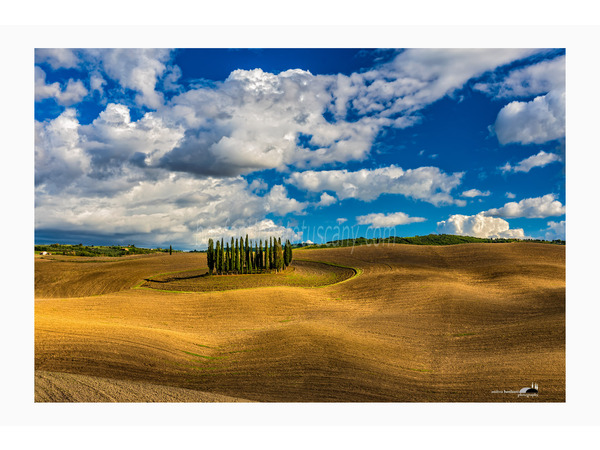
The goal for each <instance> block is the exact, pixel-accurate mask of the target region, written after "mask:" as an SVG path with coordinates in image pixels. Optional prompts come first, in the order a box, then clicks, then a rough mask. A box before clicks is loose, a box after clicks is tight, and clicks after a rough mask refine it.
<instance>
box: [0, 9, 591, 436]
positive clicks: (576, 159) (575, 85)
mask: <svg viewBox="0 0 600 450" xmlns="http://www.w3.org/2000/svg"><path fill="white" fill-rule="evenodd" d="M110 3H116V2H110ZM124 3H125V2H120V3H119V4H122V6H123V7H125V6H126V5H125V4H124ZM277 3H278V4H280V3H279V2H277ZM467 3H469V2H467ZM473 3H475V2H473ZM512 3H518V4H519V5H520V6H522V5H523V2H508V3H506V2H504V3H503V5H502V8H507V7H509V5H510V4H512ZM477 4H479V3H477ZM104 7H105V6H102V8H104ZM107 7H108V6H107ZM363 7H366V6H364V5H363ZM116 11H119V10H118V9H113V10H112V12H113V13H114V14H116ZM126 11H127V8H126V9H125V12H126ZM513 11H515V10H513ZM438 12H439V11H438ZM438 12H435V11H432V14H435V17H439V14H438ZM209 13H210V11H209ZM209 13H207V14H206V15H205V16H203V17H202V19H201V20H199V22H200V23H202V22H204V23H206V22H208V21H209V19H208V18H207V17H209V16H210V14H209ZM380 13H381V14H383V15H384V16H385V14H386V12H385V11H381V12H380ZM409 13H410V11H409ZM90 14H94V12H93V11H91V12H90ZM491 14H494V12H491ZM579 14H581V12H579ZM118 15H119V18H116V19H115V21H113V23H119V22H123V21H124V20H125V19H123V18H122V17H121V16H120V14H118ZM459 16H460V12H459ZM504 16H505V14H504V12H500V14H499V16H497V17H500V18H501V17H504ZM6 17H7V16H5V19H4V20H6ZM248 17H250V19H249V18H248ZM251 17H252V16H251V15H250V16H247V17H246V20H245V21H239V19H237V20H238V22H235V21H233V22H230V23H233V24H236V23H239V24H240V25H242V24H243V23H253V22H252V20H251ZM298 17H299V18H300V19H301V18H302V17H303V14H300V15H299V16H298ZM451 17H452V15H450V16H446V18H445V19H446V20H445V21H443V22H439V23H448V20H449V18H451ZM568 17H573V16H570V15H569V16H568ZM97 18H98V21H101V20H102V18H103V14H99V15H98V16H97ZM43 19H45V18H44V17H43V16H40V15H39V14H38V12H36V13H35V14H34V20H33V23H34V24H36V23H38V22H36V20H39V23H40V24H41V23H42V20H43ZM402 20H405V22H410V20H409V19H402ZM586 20H588V19H587V18H586V17H583V18H582V22H583V23H586ZM93 21H94V19H92V22H93ZM190 21H191V22H192V23H193V19H189V18H188V19H185V23H184V25H185V24H186V23H189V22H190ZM324 21H325V19H320V22H321V23H322V22H324ZM416 22H417V21H413V23H416ZM516 22H517V23H522V22H523V21H522V20H520V19H518V20H516ZM44 23H48V22H47V21H45V20H44ZM51 23H52V22H51ZM56 23H60V20H59V21H57V22H56ZM146 23H153V22H150V21H147V22H146ZM254 23H255V24H260V23H261V21H260V20H259V21H257V22H254ZM313 23H314V22H313ZM347 23H352V22H347ZM354 23H360V21H359V22H354ZM363 23H364V22H363ZM387 23H388V24H389V23H391V22H387ZM396 23H397V22H396ZM434 23H435V22H434ZM460 23H462V22H461V20H460V19H458V20H456V21H455V22H454V24H460ZM492 23H493V19H492ZM548 23H554V24H558V23H560V20H559V21H552V20H549V21H548ZM92 24H93V23H92ZM324 25H325V24H324ZM384 25H385V23H384ZM598 37H599V32H598V28H586V27H581V26H579V27H576V28H575V27H573V28H568V27H556V26H555V27H531V26H526V27H522V28H516V27H490V26H485V27H462V28H455V27H437V28H435V27H390V26H375V27H349V26H344V27H339V26H323V27H299V26H297V27H290V26H280V27H276V26H270V27H260V28H255V27H247V26H245V27H244V26H233V27H200V28H198V27H194V28H192V27H186V26H177V27H169V28H155V27H144V28H132V27H127V28H115V27H101V28H90V27H70V28H42V27H19V28H3V29H2V34H1V36H0V38H1V39H2V42H3V43H5V44H4V45H3V47H4V48H3V53H4V54H3V55H2V56H3V70H2V72H3V73H2V86H3V87H4V88H5V89H6V91H7V94H8V95H7V97H6V98H5V99H3V101H2V108H0V109H1V112H0V113H1V116H0V120H1V121H0V123H2V128H3V131H4V130H5V132H4V133H3V135H4V136H3V144H4V151H3V156H4V158H5V159H4V162H5V166H4V167H5V170H4V174H3V177H2V187H3V189H2V192H3V200H5V202H3V203H4V209H5V212H6V213H7V214H6V215H4V221H3V228H2V231H3V232H4V233H3V237H4V242H5V244H6V247H5V248H4V249H3V250H4V258H3V259H4V261H3V269H4V270H3V273H4V274H5V278H6V279H8V280H9V283H8V284H9V289H8V293H7V295H6V296H5V295H3V297H4V300H3V308H2V315H1V317H0V320H2V327H1V330H0V333H1V334H0V339H1V341H0V342H1V345H2V353H1V354H2V355H3V361H4V362H6V363H7V366H6V367H9V368H10V369H9V370H5V369H4V368H3V369H2V375H1V377H2V378H1V383H0V395H1V402H0V405H1V406H0V408H1V413H0V424H1V425H17V426H20V425H29V426H35V427H40V426H52V427H54V426H64V425H67V424H68V425H72V426H92V425H93V426H96V425H100V426H122V425H125V426H160V427H163V426H198V425H202V426H219V425H229V426H238V427H240V426H252V427H254V426H265V425H268V426H276V427H277V426H354V427H365V426H381V425H385V426H392V427H397V426H416V425H429V426H438V427H439V426H464V425H467V424H468V425H471V426H490V425H492V426H515V425H523V426H527V427H531V426H563V425H570V426H576V425H597V424H598V419H597V416H598V415H597V414H596V413H595V409H596V405H598V402H597V401H596V400H597V399H598V394H597V393H596V391H595V387H594V379H595V377H596V376H597V373H598V360H597V357H596V356H595V355H596V354H597V348H596V345H595V344H596V343H597V342H598V339H597V331H596V330H597V320H598V318H599V317H600V314H599V312H600V311H599V307H598V303H600V300H599V299H598V289H597V288H596V287H595V285H594V284H592V283H593V282H594V281H595V280H596V279H597V277H598V274H597V269H598V263H597V262H596V261H597V258H596V257H595V255H597V250H598V249H597V248H596V246H597V244H595V243H594V242H593V239H596V237H595V225H596V223H597V221H596V218H597V217H596V216H597V214H596V213H595V211H596V210H597V209H598V208H597V207H596V206H595V205H594V204H593V203H594V200H596V197H597V195H596V193H597V189H596V187H597V185H596V182H597V181H596V180H597V176H596V174H595V171H596V168H597V167H598V165H597V164H596V163H597V143H596V140H595V139H594V138H595V132H596V130H597V128H598V126H597V113H596V112H595V108H597V105H598V104H600V102H598V94H597V87H596V84H597V83H598V81H597V74H598V70H597V68H598V67H597V63H595V59H596V51H595V49H594V48H592V43H594V42H598V41H599V40H600V39H598ZM35 47H363V48H369V47H446V48H449V47H566V48H567V108H568V109H567V117H568V119H567V149H568V150H567V201H566V204H567V205H568V215H567V217H568V225H567V241H568V244H567V255H568V257H567V264H568V269H567V403H566V404H535V405H534V404H516V403H511V404H456V403H449V404H252V405H240V404H201V405H200V404H118V405H107V404H75V405H62V404H50V405H42V404H34V403H33V262H32V258H31V253H30V251H29V250H27V249H30V248H31V246H32V244H33V154H32V153H33V152H32V149H33V125H32V118H33V49H34V48H35ZM14 158H16V170H15V162H14V161H15V159H14ZM7 255H10V258H9V259H7ZM15 255H16V256H15ZM590 255H591V256H592V257H594V260H593V261H594V262H593V264H588V263H589V262H590V259H589V258H590ZM13 283H14V285H13ZM3 366H4V364H3Z"/></svg>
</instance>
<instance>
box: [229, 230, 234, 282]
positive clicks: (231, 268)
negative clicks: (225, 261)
mask: <svg viewBox="0 0 600 450" xmlns="http://www.w3.org/2000/svg"><path fill="white" fill-rule="evenodd" d="M233 243H234V242H233V237H232V238H231V254H230V255H229V272H231V273H233V271H234V263H233Z"/></svg>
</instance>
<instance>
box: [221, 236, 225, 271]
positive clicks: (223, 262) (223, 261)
mask: <svg viewBox="0 0 600 450" xmlns="http://www.w3.org/2000/svg"><path fill="white" fill-rule="evenodd" d="M224 271H225V246H224V245H223V238H221V274H223V272H224Z"/></svg>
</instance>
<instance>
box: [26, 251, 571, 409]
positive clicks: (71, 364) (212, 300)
mask: <svg viewBox="0 0 600 450" xmlns="http://www.w3.org/2000/svg"><path fill="white" fill-rule="evenodd" d="M294 256H295V258H298V259H309V260H314V261H325V262H331V263H335V264H340V265H345V266H352V267H356V268H358V269H361V270H362V274H360V275H359V276H357V277H354V278H352V279H350V280H348V281H346V282H344V283H339V284H335V285H331V286H324V287H319V288H315V289H306V288H303V287H290V286H280V287H260V288H256V289H244V290H233V291H224V292H206V293H181V294H180V293H168V292H161V291H155V290H150V289H128V288H129V287H132V286H134V285H135V284H136V283H138V282H139V281H140V280H143V278H145V277H149V276H152V275H155V274H157V273H160V272H169V271H176V270H186V269H194V268H195V267H202V266H203V264H202V262H201V263H200V264H197V262H198V261H199V260H200V259H201V258H202V257H203V255H198V254H179V255H172V256H170V257H169V256H168V255H166V256H158V257H157V256H151V257H149V258H146V259H142V258H140V259H137V260H132V261H124V262H122V263H110V262H109V263H97V264H95V263H87V264H81V265H80V266H68V264H73V265H76V264H77V263H59V262H54V261H53V262H48V261H44V260H40V259H36V303H35V364H36V370H38V371H50V372H59V373H63V374H73V375H84V376H93V377H100V378H106V379H110V380H119V381H118V382H123V383H138V385H139V383H145V386H147V385H152V386H162V387H167V388H177V389H189V390H192V391H195V392H197V393H200V394H202V395H205V394H215V395H224V396H228V397H233V398H242V399H247V400H251V401H284V402H305V401H312V402H321V401H338V402H364V401H401V402H404V401H406V402H411V401H419V402H445V401H458V402H507V401H508V402H516V401H519V402H520V401H526V402H548V401H550V402H557V401H558V402H564V401H565V247H564V246H555V245H545V244H533V243H513V244H463V245H456V246H446V247H433V246H411V245H388V246H381V245H380V246H379V247H373V246H371V247H367V246H361V247H356V248H354V249H353V248H351V247H348V248H340V249H315V250H297V251H295V252H294ZM153 258H154V259H153ZM110 264H121V265H120V266H118V267H111V268H110V270H107V269H105V268H106V267H107V265H110ZM83 266H86V267H95V269H94V270H90V269H86V268H83ZM71 270H73V271H74V273H69V272H70V271H71ZM223 278H225V277H223ZM48 280H58V281H55V282H54V283H53V284H52V283H51V285H50V286H47V285H46V282H47V281H48ZM90 284H91V285H92V286H103V287H104V289H106V291H105V292H110V293H107V294H105V295H98V296H93V297H79V298H66V297H73V296H74V295H83V294H82V292H91V293H100V292H98V288H93V287H90V286H89V285H90ZM111 290H112V291H111ZM61 292H62V293H64V294H60V293H61ZM42 294H44V295H42ZM59 294H60V295H61V296H62V298H50V297H59ZM86 295H88V294H86ZM44 297H45V298H44ZM37 380H38V381H37V382H36V386H37V387H38V389H42V390H43V389H44V388H42V387H40V386H41V383H42V381H41V380H40V377H39V376H38V379H37ZM532 382H537V383H538V385H539V391H540V392H539V396H538V397H529V398H525V397H521V398H518V397H517V395H516V394H497V393H492V391H494V390H517V391H518V390H519V389H521V388H522V387H525V386H529V385H531V383H532ZM115 383H117V382H115ZM55 384H56V390H57V391H58V390H59V389H66V391H67V392H68V393H67V394H53V393H52V392H53V389H54V388H45V389H46V391H45V392H46V394H44V395H46V398H47V399H49V400H50V401H53V400H54V401H55V399H59V398H63V397H60V396H61V395H65V396H66V398H69V399H70V400H71V401H81V400H79V399H80V398H82V397H78V396H77V395H79V394H77V395H75V394H74V393H69V392H70V390H71V389H75V390H77V388H76V387H73V385H72V384H68V386H72V387H70V388H69V387H67V388H63V387H62V386H63V385H61V384H60V383H58V382H56V383H55ZM50 386H52V384H50ZM109 386H110V383H109V385H108V386H104V387H103V388H102V389H100V390H99V391H100V392H99V393H98V394H97V396H96V397H95V398H96V400H94V401H104V400H105V398H106V397H105V396H106V395H110V396H111V397H112V398H113V399H114V400H116V401H136V400H130V398H132V397H131V396H129V397H128V396H127V395H124V394H123V395H120V394H118V395H114V396H113V395H112V394H111V393H110V392H109ZM144 389H146V388H144ZM148 389H150V391H149V392H156V394H154V393H153V394H148V396H145V397H144V398H152V400H154V401H183V400H181V397H179V399H178V400H174V399H173V397H172V396H170V394H169V395H167V394H163V393H160V392H159V390H157V391H152V390H151V388H150V387H148ZM156 389H158V388H156ZM111 392H112V391H111ZM186 392H187V391H186ZM40 395H41V394H40ZM184 397H185V396H184ZM86 398H88V397H86ZM189 398H190V399H191V398H192V397H189ZM103 399H104V400H103ZM58 401H62V400H58ZM86 401H87V400H86ZM90 401H91V400H90ZM144 401H145V400H144ZM191 401H196V400H191ZM209 401H210V400H209Z"/></svg>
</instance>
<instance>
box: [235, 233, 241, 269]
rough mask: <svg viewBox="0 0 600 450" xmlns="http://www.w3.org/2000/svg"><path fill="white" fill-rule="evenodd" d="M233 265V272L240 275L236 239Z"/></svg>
mask: <svg viewBox="0 0 600 450" xmlns="http://www.w3.org/2000/svg"><path fill="white" fill-rule="evenodd" d="M233 264H234V265H235V272H236V273H240V248H239V247H238V240H237V238H235V257H234V261H233Z"/></svg>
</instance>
